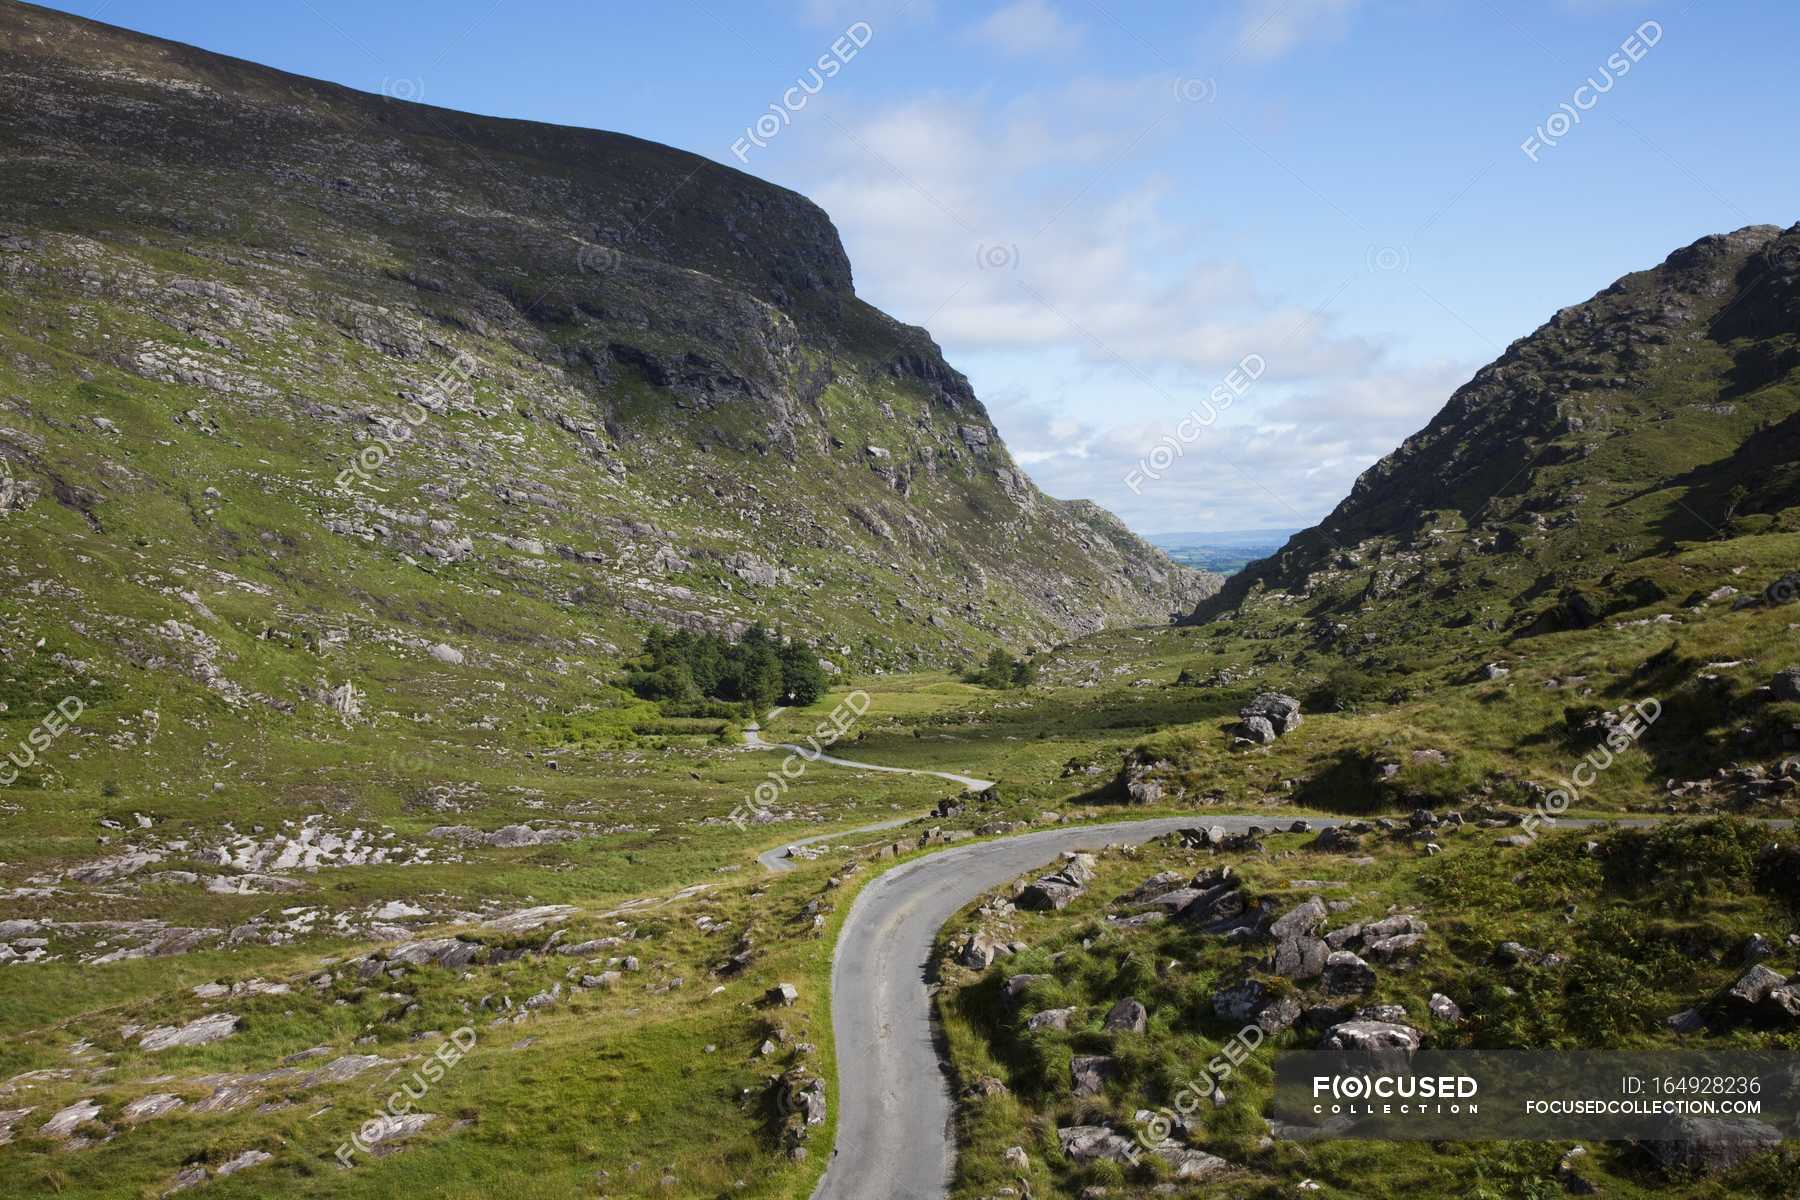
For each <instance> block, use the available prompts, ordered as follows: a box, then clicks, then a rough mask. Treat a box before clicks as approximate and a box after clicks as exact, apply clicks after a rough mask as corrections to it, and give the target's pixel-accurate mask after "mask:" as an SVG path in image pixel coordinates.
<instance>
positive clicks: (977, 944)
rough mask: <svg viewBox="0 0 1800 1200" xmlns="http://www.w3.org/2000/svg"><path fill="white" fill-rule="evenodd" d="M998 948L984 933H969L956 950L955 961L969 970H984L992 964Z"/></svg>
mask: <svg viewBox="0 0 1800 1200" xmlns="http://www.w3.org/2000/svg"><path fill="white" fill-rule="evenodd" d="M998 950H999V948H998V947H997V946H996V945H995V944H994V939H993V938H991V937H989V936H988V935H987V934H985V933H971V934H970V935H969V936H968V937H967V938H966V939H965V940H964V941H963V944H962V947H961V949H959V950H957V952H956V961H957V962H958V963H960V964H961V965H963V966H965V967H967V968H969V970H971V971H985V970H987V969H988V968H989V967H991V966H993V964H994V957H995V955H996V954H997V953H998Z"/></svg>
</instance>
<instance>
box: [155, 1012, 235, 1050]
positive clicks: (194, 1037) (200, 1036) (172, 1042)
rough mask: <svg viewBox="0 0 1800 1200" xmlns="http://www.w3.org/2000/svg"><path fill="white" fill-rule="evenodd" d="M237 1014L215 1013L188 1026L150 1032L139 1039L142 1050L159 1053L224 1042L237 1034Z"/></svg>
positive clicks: (172, 1026) (157, 1029)
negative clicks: (159, 1051) (173, 1048)
mask: <svg viewBox="0 0 1800 1200" xmlns="http://www.w3.org/2000/svg"><path fill="white" fill-rule="evenodd" d="M237 1027H238V1017H237V1014H236V1013H213V1014H212V1015H211V1016H207V1017H201V1018H200V1019H199V1020H198V1021H189V1022H188V1023H187V1024H186V1025H165V1026H161V1027H159V1028H156V1029H152V1030H149V1031H148V1032H146V1033H145V1034H144V1035H143V1037H141V1038H139V1039H138V1046H139V1048H140V1049H144V1050H149V1051H157V1050H168V1049H170V1048H171V1047H174V1046H205V1045H209V1044H211V1043H213V1042H218V1041H223V1040H224V1039H226V1038H228V1037H230V1036H231V1035H232V1034H234V1033H236V1032H237Z"/></svg>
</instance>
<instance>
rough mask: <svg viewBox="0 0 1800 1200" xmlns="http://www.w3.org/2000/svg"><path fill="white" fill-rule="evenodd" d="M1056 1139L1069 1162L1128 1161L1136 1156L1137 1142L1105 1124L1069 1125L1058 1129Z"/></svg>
mask: <svg viewBox="0 0 1800 1200" xmlns="http://www.w3.org/2000/svg"><path fill="white" fill-rule="evenodd" d="M1056 1140H1057V1142H1058V1143H1059V1144H1060V1145H1061V1146H1062V1152H1063V1157H1065V1158H1067V1159H1069V1160H1070V1161H1071V1162H1076V1163H1091V1162H1101V1161H1107V1162H1130V1161H1132V1160H1133V1159H1135V1158H1136V1157H1137V1143H1135V1142H1133V1141H1132V1140H1131V1139H1130V1138H1128V1137H1126V1136H1125V1135H1123V1134H1121V1133H1117V1132H1115V1131H1114V1130H1112V1129H1110V1128H1108V1127H1107V1126H1105V1125H1071V1126H1068V1127H1066V1128H1063V1129H1058V1130H1057V1131H1056Z"/></svg>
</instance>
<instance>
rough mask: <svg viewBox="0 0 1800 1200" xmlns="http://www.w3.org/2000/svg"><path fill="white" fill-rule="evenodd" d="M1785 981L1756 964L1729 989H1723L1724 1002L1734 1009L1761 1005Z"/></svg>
mask: <svg viewBox="0 0 1800 1200" xmlns="http://www.w3.org/2000/svg"><path fill="white" fill-rule="evenodd" d="M1786 982H1787V980H1785V979H1783V978H1782V977H1781V976H1780V975H1779V974H1777V973H1776V972H1774V971H1771V970H1770V969H1769V968H1768V967H1765V966H1763V965H1762V964H1761V963H1757V964H1756V965H1755V966H1754V967H1751V968H1750V969H1749V970H1748V971H1746V972H1744V974H1743V976H1742V977H1741V978H1740V979H1739V980H1738V981H1737V982H1736V983H1734V984H1732V985H1731V986H1730V987H1729V988H1727V989H1725V1000H1726V1002H1727V1003H1728V1004H1731V1005H1732V1006H1734V1007H1741V1008H1754V1007H1755V1006H1757V1005H1759V1004H1761V1003H1762V1002H1763V1000H1764V999H1765V998H1766V997H1767V996H1768V994H1769V993H1770V992H1771V991H1773V990H1774V989H1775V988H1778V987H1781V986H1782V985H1783V984H1785V983H1786Z"/></svg>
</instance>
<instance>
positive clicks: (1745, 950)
mask: <svg viewBox="0 0 1800 1200" xmlns="http://www.w3.org/2000/svg"><path fill="white" fill-rule="evenodd" d="M1773 957H1775V943H1774V942H1771V941H1770V940H1769V939H1768V938H1766V937H1764V936H1763V935H1762V934H1760V933H1753V934H1751V935H1750V936H1749V937H1747V938H1745V939H1744V944H1743V945H1741V946H1739V947H1738V961H1739V962H1742V963H1759V962H1761V961H1762V960H1763V959H1765V958H1773Z"/></svg>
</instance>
